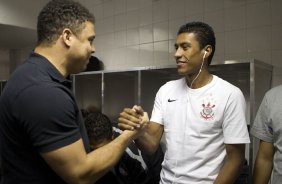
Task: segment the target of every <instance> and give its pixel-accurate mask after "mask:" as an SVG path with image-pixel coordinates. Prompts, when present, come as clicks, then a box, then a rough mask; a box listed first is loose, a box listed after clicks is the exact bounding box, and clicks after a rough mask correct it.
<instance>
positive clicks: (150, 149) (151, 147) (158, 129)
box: [135, 122, 164, 154]
mask: <svg viewBox="0 0 282 184" xmlns="http://www.w3.org/2000/svg"><path fill="white" fill-rule="evenodd" d="M163 130H164V128H163V126H162V125H160V124H158V123H155V122H150V123H149V125H148V129H147V131H146V132H145V133H144V134H143V135H142V136H140V137H139V138H138V139H136V140H135V143H136V145H137V146H138V148H139V149H140V150H142V151H145V152H146V153H148V154H153V153H155V151H156V150H157V149H158V147H159V144H160V140H161V137H162V134H163Z"/></svg>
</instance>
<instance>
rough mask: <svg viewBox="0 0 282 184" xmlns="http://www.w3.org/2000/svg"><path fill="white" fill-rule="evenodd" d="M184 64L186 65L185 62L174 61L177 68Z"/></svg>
mask: <svg viewBox="0 0 282 184" xmlns="http://www.w3.org/2000/svg"><path fill="white" fill-rule="evenodd" d="M184 64H187V62H186V61H179V60H178V61H176V65H177V66H181V65H184Z"/></svg>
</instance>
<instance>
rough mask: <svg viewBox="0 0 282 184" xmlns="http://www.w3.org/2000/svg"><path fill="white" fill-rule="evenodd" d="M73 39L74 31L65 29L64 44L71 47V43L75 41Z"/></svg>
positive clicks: (63, 33) (63, 34)
mask: <svg viewBox="0 0 282 184" xmlns="http://www.w3.org/2000/svg"><path fill="white" fill-rule="evenodd" d="M73 37H74V34H73V33H72V31H71V30H70V29H68V28H65V29H64V30H63V32H62V38H63V41H64V43H65V44H66V45H67V46H68V47H70V45H71V42H72V40H73Z"/></svg>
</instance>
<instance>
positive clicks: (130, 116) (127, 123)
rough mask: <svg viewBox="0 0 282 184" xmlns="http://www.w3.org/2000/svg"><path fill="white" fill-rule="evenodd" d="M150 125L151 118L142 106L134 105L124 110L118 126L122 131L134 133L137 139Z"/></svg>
mask: <svg viewBox="0 0 282 184" xmlns="http://www.w3.org/2000/svg"><path fill="white" fill-rule="evenodd" d="M148 125H149V116H148V113H147V112H144V110H143V109H142V107H141V106H137V105H134V106H133V107H132V108H124V109H123V112H121V113H120V117H119V118H118V126H119V128H120V129H122V130H131V131H134V132H135V133H136V134H135V138H138V137H139V136H141V135H143V134H144V133H145V132H146V129H147V127H148Z"/></svg>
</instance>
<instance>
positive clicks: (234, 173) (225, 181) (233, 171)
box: [214, 158, 244, 184]
mask: <svg viewBox="0 0 282 184" xmlns="http://www.w3.org/2000/svg"><path fill="white" fill-rule="evenodd" d="M243 164H244V158H242V159H236V160H232V159H227V160H226V161H225V163H224V165H223V167H222V168H221V169H220V172H219V174H218V176H217V178H216V180H215V182H214V184H231V183H234V182H235V180H236V179H237V178H238V176H239V174H240V171H241V170H242V167H243Z"/></svg>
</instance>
